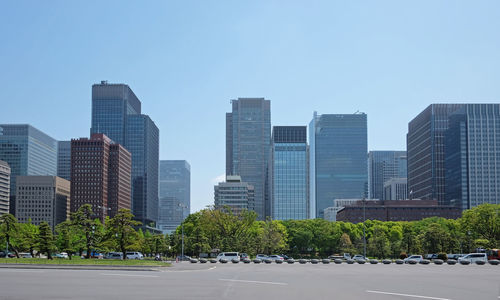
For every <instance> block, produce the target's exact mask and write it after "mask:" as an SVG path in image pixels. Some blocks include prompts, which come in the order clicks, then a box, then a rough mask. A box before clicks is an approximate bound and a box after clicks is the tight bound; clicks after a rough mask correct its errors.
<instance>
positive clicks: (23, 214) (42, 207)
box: [16, 176, 71, 230]
mask: <svg viewBox="0 0 500 300" xmlns="http://www.w3.org/2000/svg"><path fill="white" fill-rule="evenodd" d="M70 198H71V193H70V182H69V181H68V180H66V179H64V178H60V177H57V176H18V177H17V191H16V217H17V220H18V221H19V222H21V223H27V222H29V220H31V223H33V224H35V225H40V223H41V222H44V221H45V222H47V223H48V224H49V225H50V227H51V228H52V230H54V228H55V227H56V225H57V224H59V223H62V222H64V221H66V220H67V219H68V218H69V216H70V215H69V214H70V201H71V200H70Z"/></svg>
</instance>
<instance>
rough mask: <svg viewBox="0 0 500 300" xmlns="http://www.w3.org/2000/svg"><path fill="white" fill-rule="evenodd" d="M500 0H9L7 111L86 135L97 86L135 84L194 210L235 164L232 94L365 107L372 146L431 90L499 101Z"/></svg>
mask: <svg viewBox="0 0 500 300" xmlns="http://www.w3.org/2000/svg"><path fill="white" fill-rule="evenodd" d="M499 28H500V2H499V1H439V0H433V1H413V2H410V1H314V0H313V1H284V0H283V1H270V0H263V1H4V2H3V3H2V7H1V9H0V41H1V43H0V68H1V71H0V84H1V88H0V101H1V102H0V103H1V105H0V116H1V118H0V123H29V124H32V125H34V126H35V127H37V128H39V129H41V130H43V131H44V132H46V133H47V134H49V135H51V136H52V137H54V138H56V139H58V140H69V139H71V138H77V137H84V136H88V134H89V128H90V110H91V85H92V84H93V83H98V82H99V81H100V80H108V81H109V82H113V83H126V84H128V85H129V86H130V87H131V88H132V89H133V90H134V92H135V93H136V95H137V96H138V97H139V98H140V99H141V101H142V109H143V113H145V114H149V115H150V116H151V118H152V119H153V120H154V121H155V123H156V125H157V126H158V127H159V128H160V158H161V159H186V160H188V161H189V163H190V164H191V195H192V196H191V201H192V211H196V210H199V209H201V208H203V207H205V206H206V205H210V204H213V185H214V183H216V181H217V179H216V178H217V177H219V178H220V176H221V175H222V174H223V173H224V170H225V113H226V112H228V111H230V110H231V106H230V103H229V101H230V99H235V98H237V97H265V98H266V99H269V100H271V120H272V125H307V124H308V123H309V121H310V120H311V118H312V114H313V111H315V110H316V111H318V113H320V114H321V113H354V112H356V111H358V110H359V111H362V112H366V113H367V114H368V139H369V140H368V147H369V150H404V149H405V148H406V142H405V140H406V132H407V124H408V122H409V121H410V120H411V119H412V118H413V117H415V116H416V115H417V114H418V113H419V112H420V111H421V110H423V109H424V108H425V107H426V106H427V105H429V104H430V103H438V102H439V103H448V102H471V103H473V102H483V103H491V102H497V103H498V102H499V101H500V56H499V53H500V34H499V32H498V30H499Z"/></svg>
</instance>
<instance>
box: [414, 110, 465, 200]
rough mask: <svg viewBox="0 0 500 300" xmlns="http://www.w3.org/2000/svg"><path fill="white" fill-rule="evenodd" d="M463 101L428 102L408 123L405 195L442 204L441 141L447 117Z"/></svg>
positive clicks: (443, 174)
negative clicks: (406, 190)
mask: <svg viewBox="0 0 500 300" xmlns="http://www.w3.org/2000/svg"><path fill="white" fill-rule="evenodd" d="M463 106H464V104H431V105H429V106H428V107H427V108H426V109H425V110H424V111H422V112H421V113H420V114H419V115H418V116H416V117H415V118H414V119H413V120H412V121H411V122H410V123H409V124H408V134H407V136H406V150H407V156H408V197H409V198H412V199H417V198H418V199H431V200H438V202H439V204H445V167H444V161H445V145H444V144H445V142H444V134H445V131H446V130H447V129H448V120H449V116H450V115H451V114H453V113H454V112H455V111H457V110H458V109H460V108H462V107H463Z"/></svg>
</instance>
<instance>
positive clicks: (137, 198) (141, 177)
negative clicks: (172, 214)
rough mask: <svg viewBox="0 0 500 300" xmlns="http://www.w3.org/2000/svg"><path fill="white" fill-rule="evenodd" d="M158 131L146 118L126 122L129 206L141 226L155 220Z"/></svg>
mask: <svg viewBox="0 0 500 300" xmlns="http://www.w3.org/2000/svg"><path fill="white" fill-rule="evenodd" d="M159 138H160V131H159V130H158V127H156V125H155V123H154V122H153V121H152V120H151V118H149V116H146V115H131V116H129V117H128V121H127V137H126V140H125V141H126V147H127V149H128V150H129V151H130V153H131V154H132V207H133V213H134V215H135V218H136V220H139V221H141V222H142V224H143V225H144V226H147V225H150V224H151V223H154V226H152V227H155V226H156V222H157V220H158V163H159V160H160V156H159V155H160V154H159V151H160V150H159V149H160V148H159V147H160V146H159V145H160V140H159Z"/></svg>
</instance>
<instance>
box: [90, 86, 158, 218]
mask: <svg viewBox="0 0 500 300" xmlns="http://www.w3.org/2000/svg"><path fill="white" fill-rule="evenodd" d="M90 131H91V133H103V134H105V135H107V136H108V137H109V138H110V139H111V140H113V141H114V142H115V143H118V144H121V145H123V146H124V147H125V148H126V149H127V150H128V151H129V152H130V153H131V154H132V182H131V185H132V212H133V214H134V215H135V218H136V220H139V221H141V222H142V224H143V226H149V225H150V224H151V223H156V222H157V218H158V161H159V130H158V127H156V125H155V123H154V122H153V121H152V120H151V118H150V117H149V116H147V115H143V114H141V101H140V100H139V99H138V98H137V96H136V95H135V94H134V92H133V91H132V90H131V89H130V87H129V86H128V85H126V84H109V83H108V82H107V81H102V82H101V83H100V84H94V85H93V86H92V127H91V129H90Z"/></svg>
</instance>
